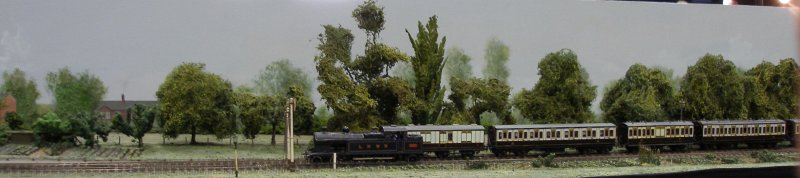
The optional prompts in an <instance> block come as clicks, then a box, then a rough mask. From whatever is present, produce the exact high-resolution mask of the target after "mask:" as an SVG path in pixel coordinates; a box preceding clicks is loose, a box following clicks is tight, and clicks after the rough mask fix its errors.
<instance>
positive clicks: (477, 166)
mask: <svg viewBox="0 0 800 178" xmlns="http://www.w3.org/2000/svg"><path fill="white" fill-rule="evenodd" d="M487 168H489V164H486V163H485V162H473V161H470V162H467V169H469V170H476V169H487Z"/></svg>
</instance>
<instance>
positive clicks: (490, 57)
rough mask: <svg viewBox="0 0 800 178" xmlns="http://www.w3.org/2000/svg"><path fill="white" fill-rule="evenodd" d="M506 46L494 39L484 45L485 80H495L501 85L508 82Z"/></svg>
mask: <svg viewBox="0 0 800 178" xmlns="http://www.w3.org/2000/svg"><path fill="white" fill-rule="evenodd" d="M509 53H510V51H509V49H508V45H506V44H505V43H503V41H500V39H497V38H496V37H494V38H492V39H489V42H487V44H486V56H485V59H486V68H483V77H484V78H487V79H497V80H500V81H501V82H503V83H507V82H508V75H509V71H508V67H506V63H508V57H509Z"/></svg>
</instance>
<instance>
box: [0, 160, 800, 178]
mask: <svg viewBox="0 0 800 178" xmlns="http://www.w3.org/2000/svg"><path fill="white" fill-rule="evenodd" d="M796 164H797V163H794V162H785V163H766V164H723V165H669V166H633V167H609V168H602V167H594V168H528V169H522V168H515V167H510V168H491V169H487V170H463V169H424V168H423V169H415V168H411V169H402V168H347V169H338V170H331V169H320V170H300V171H297V172H289V171H285V170H258V171H242V172H240V176H242V177H585V176H604V175H605V176H608V175H630V174H652V173H666V172H678V171H692V170H701V169H711V168H745V167H766V166H786V165H796ZM232 176H233V172H232V171H228V172H224V171H186V172H161V173H66V174H58V175H56V174H33V175H32V174H14V173H0V177H65V178H69V177H76V178H77V177H232Z"/></svg>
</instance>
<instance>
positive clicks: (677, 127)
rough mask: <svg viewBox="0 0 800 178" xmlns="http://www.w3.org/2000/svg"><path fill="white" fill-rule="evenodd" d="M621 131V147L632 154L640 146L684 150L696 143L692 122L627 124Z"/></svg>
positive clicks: (621, 125)
mask: <svg viewBox="0 0 800 178" xmlns="http://www.w3.org/2000/svg"><path fill="white" fill-rule="evenodd" d="M619 129H620V132H622V133H623V134H620V136H619V142H620V145H624V146H625V149H627V150H628V151H631V152H632V151H637V150H639V147H640V146H645V147H651V148H657V147H663V146H667V147H669V148H670V150H683V149H685V148H686V147H688V146H690V145H692V144H694V142H695V138H694V123H692V122H683V121H678V122H626V123H622V124H620V126H619Z"/></svg>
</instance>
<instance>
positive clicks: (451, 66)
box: [444, 47, 472, 80]
mask: <svg viewBox="0 0 800 178" xmlns="http://www.w3.org/2000/svg"><path fill="white" fill-rule="evenodd" d="M470 61H472V58H471V57H469V56H468V55H467V54H464V50H463V49H461V48H456V47H453V48H450V50H448V52H447V62H446V63H445V64H444V65H445V68H444V72H445V78H446V79H448V80H450V79H451V78H457V79H461V80H467V79H470V78H472V65H470V64H469V62H470Z"/></svg>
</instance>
